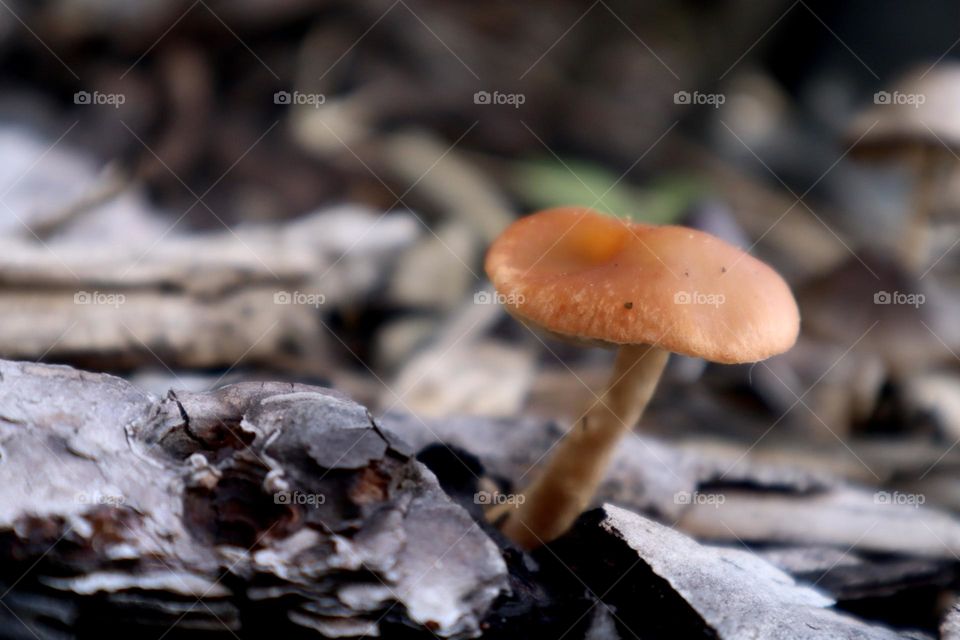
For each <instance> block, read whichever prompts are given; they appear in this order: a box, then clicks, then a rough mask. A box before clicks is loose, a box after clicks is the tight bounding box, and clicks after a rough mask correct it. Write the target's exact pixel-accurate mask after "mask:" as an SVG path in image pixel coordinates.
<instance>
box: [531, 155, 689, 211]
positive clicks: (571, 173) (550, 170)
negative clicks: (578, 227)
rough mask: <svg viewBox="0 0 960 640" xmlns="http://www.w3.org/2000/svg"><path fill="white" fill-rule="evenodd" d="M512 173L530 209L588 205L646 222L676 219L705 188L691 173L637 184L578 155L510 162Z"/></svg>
mask: <svg viewBox="0 0 960 640" xmlns="http://www.w3.org/2000/svg"><path fill="white" fill-rule="evenodd" d="M512 175H513V182H514V188H515V189H516V191H517V194H518V195H519V197H520V199H521V200H523V201H524V202H525V203H526V204H527V205H529V206H530V207H531V208H533V209H546V208H549V207H559V206H584V207H592V208H594V209H596V210H597V211H600V212H601V213H606V214H608V215H613V216H617V217H619V218H627V219H630V220H634V221H637V222H646V223H650V224H669V223H672V222H675V221H676V220H677V219H678V218H679V217H680V216H682V215H683V213H684V212H685V211H686V210H687V209H688V208H689V207H690V205H691V204H693V202H694V201H695V200H696V199H698V198H700V197H701V196H702V195H703V193H704V189H703V187H702V185H701V184H700V183H699V182H698V181H696V180H694V179H692V178H690V177H685V176H670V177H666V178H659V179H657V180H655V181H653V182H652V183H651V184H649V185H647V186H646V187H643V188H641V187H637V186H635V185H632V184H630V183H629V182H627V180H626V178H624V179H622V180H620V179H619V174H617V173H615V172H613V171H610V170H608V169H606V168H605V167H603V166H601V165H599V164H596V163H593V162H590V161H586V160H576V159H563V160H562V161H559V160H556V159H553V158H541V159H535V160H522V161H518V162H515V163H514V164H513V172H512Z"/></svg>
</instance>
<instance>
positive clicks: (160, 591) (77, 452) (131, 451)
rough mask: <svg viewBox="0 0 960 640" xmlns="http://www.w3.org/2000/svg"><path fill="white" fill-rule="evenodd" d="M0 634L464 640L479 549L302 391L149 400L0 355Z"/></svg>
mask: <svg viewBox="0 0 960 640" xmlns="http://www.w3.org/2000/svg"><path fill="white" fill-rule="evenodd" d="M0 486H2V487H3V499H2V500H0V592H2V593H4V594H6V595H5V596H4V598H3V603H4V604H5V605H6V607H5V608H3V609H2V610H0V611H2V613H0V624H2V625H3V626H4V627H9V628H11V629H14V628H17V629H18V630H17V631H16V633H22V632H23V630H22V628H21V626H25V627H27V628H29V629H30V630H31V631H32V632H33V633H37V634H38V635H40V636H41V637H73V636H75V635H78V634H79V635H92V634H98V635H102V634H103V632H104V630H105V629H108V628H109V629H110V630H111V631H112V632H113V633H117V632H119V631H123V630H127V631H129V630H131V629H133V628H135V627H136V628H137V629H138V633H142V632H143V629H144V628H151V629H156V630H158V632H159V633H162V632H163V631H164V630H166V629H168V628H170V627H173V626H174V625H176V627H175V630H176V631H177V632H178V633H179V632H184V631H186V630H190V629H193V630H206V631H208V632H210V633H222V634H229V633H242V634H244V636H245V637H251V636H257V635H258V634H259V635H260V636H262V635H263V634H264V633H267V632H269V633H271V634H276V633H295V632H297V631H296V630H297V629H299V630H300V632H303V631H304V630H305V629H310V630H313V631H316V632H319V633H321V634H323V635H327V636H341V635H343V636H355V635H362V634H367V635H377V634H378V633H386V631H387V630H388V629H394V630H397V629H398V627H403V626H406V627H410V628H412V629H419V630H421V632H422V633H423V634H424V635H426V636H430V635H431V634H435V635H438V636H441V637H453V636H470V635H476V634H477V633H478V631H479V625H480V621H481V618H482V617H483V615H484V613H485V612H486V611H487V610H488V608H489V607H490V605H491V603H492V602H493V600H494V599H495V598H496V597H497V596H498V594H500V593H501V592H502V591H504V589H505V587H506V566H505V564H504V561H503V559H502V557H501V554H500V551H499V549H498V548H497V546H496V545H495V544H494V543H493V542H492V541H491V540H490V539H489V538H488V537H487V535H486V534H485V533H484V532H483V531H482V530H481V529H480V528H479V526H478V525H477V524H476V523H475V522H474V520H473V519H472V518H471V517H470V516H469V515H468V514H467V513H466V512H465V511H464V510H463V509H462V508H461V507H459V506H457V505H456V504H454V503H452V502H451V501H450V499H449V498H447V496H446V495H445V494H444V493H443V491H442V490H441V489H440V488H439V485H438V484H437V481H436V478H435V477H434V475H433V474H432V473H431V472H430V471H429V470H427V469H426V468H425V467H424V466H423V465H421V464H420V463H419V462H417V461H415V460H414V459H413V458H411V457H410V451H409V450H408V449H407V448H406V445H404V444H403V443H402V442H400V441H399V440H398V439H397V438H396V437H395V436H392V435H390V434H389V433H387V432H385V431H382V430H381V429H380V428H379V427H378V426H377V425H376V424H375V423H374V422H373V421H372V419H371V418H370V416H369V414H368V413H367V411H366V410H365V409H364V408H363V407H361V406H360V405H357V404H356V403H353V402H352V401H349V400H347V399H345V398H344V397H342V396H340V395H338V394H336V393H334V392H331V391H328V390H324V389H321V388H317V387H309V386H305V385H295V384H282V383H262V384H260V383H256V384H254V383H243V384H237V385H231V386H227V387H224V388H222V389H220V390H218V391H215V392H209V393H187V392H181V393H175V392H170V393H169V394H168V395H167V396H166V397H165V398H156V397H154V396H151V395H148V394H146V393H143V392H141V391H140V390H138V389H137V388H135V387H134V386H133V385H131V384H129V383H127V382H125V381H123V380H120V379H118V378H114V377H112V376H108V375H100V374H92V373H85V372H82V371H77V370H74V369H71V368H68V367H63V366H47V365H37V364H26V363H16V362H8V361H0Z"/></svg>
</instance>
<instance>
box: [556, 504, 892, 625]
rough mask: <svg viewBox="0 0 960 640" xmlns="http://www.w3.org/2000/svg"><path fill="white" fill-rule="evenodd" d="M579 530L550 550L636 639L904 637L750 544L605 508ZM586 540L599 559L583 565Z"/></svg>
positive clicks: (594, 514)
mask: <svg viewBox="0 0 960 640" xmlns="http://www.w3.org/2000/svg"><path fill="white" fill-rule="evenodd" d="M577 536H578V537H577V538H572V539H570V540H569V541H568V542H567V545H566V546H563V547H562V548H560V549H558V554H559V555H560V557H562V558H563V559H564V560H565V561H570V562H578V560H579V564H578V565H577V568H578V575H579V576H580V577H581V578H582V579H583V581H584V583H585V584H586V586H587V588H588V589H591V590H592V591H593V592H595V593H597V594H603V595H601V596H600V597H601V599H602V600H603V601H604V602H605V603H606V604H607V605H609V606H611V607H612V608H613V609H614V610H615V611H616V614H615V615H616V617H615V619H616V620H618V622H619V623H620V624H621V625H623V626H624V627H626V628H629V629H631V630H633V632H634V633H636V634H638V635H639V636H640V637H717V638H721V639H725V638H729V639H741V638H769V639H774V638H779V639H786V638H834V639H838V638H858V639H864V640H865V639H877V640H880V639H891V640H892V639H894V638H901V637H902V636H900V635H899V634H897V633H896V632H894V631H892V630H890V629H886V628H884V627H880V626H875V625H868V624H865V623H863V622H861V621H859V620H857V619H855V618H853V617H852V616H848V615H845V614H842V613H839V612H837V611H835V610H832V609H831V608H830V606H831V605H832V604H833V601H832V600H831V599H830V598H827V597H825V596H824V595H823V594H821V593H819V592H818V591H816V590H815V589H811V588H809V587H806V586H801V585H798V584H796V583H795V582H794V581H793V579H792V578H791V577H790V576H788V575H787V574H785V573H783V572H781V571H780V570H778V569H776V568H774V567H773V566H772V565H770V564H768V563H766V562H765V561H764V560H762V559H760V558H759V557H757V556H756V555H754V554H752V553H750V552H749V551H745V550H743V549H737V548H724V547H710V546H705V545H701V544H698V543H697V542H696V541H694V540H692V539H691V538H688V537H686V536H685V535H683V534H682V533H679V532H677V531H675V530H673V529H671V528H669V527H666V526H664V525H662V524H659V523H656V522H654V521H652V520H648V519H646V518H644V517H642V516H639V515H637V514H635V513H631V512H629V511H626V510H624V509H621V508H618V507H615V506H612V505H604V507H603V508H602V509H600V510H597V511H595V512H591V513H590V514H588V516H587V517H585V518H584V520H583V521H582V522H581V523H580V524H579V527H578V531H577ZM574 542H575V543H576V544H573V543H574ZM584 546H589V547H591V548H594V549H598V550H600V551H599V554H600V555H601V556H602V558H603V561H602V562H599V561H594V562H592V563H590V564H589V565H588V564H587V563H584V562H583V561H582V559H579V558H578V549H579V548H582V547H584ZM641 576H643V577H641ZM640 585H643V586H640ZM655 593H661V594H662V598H661V599H659V600H658V605H657V607H656V608H655V609H651V608H643V607H636V606H634V602H636V601H637V599H638V598H640V597H646V598H650V597H652V596H653V594H655ZM648 634H649V635H648Z"/></svg>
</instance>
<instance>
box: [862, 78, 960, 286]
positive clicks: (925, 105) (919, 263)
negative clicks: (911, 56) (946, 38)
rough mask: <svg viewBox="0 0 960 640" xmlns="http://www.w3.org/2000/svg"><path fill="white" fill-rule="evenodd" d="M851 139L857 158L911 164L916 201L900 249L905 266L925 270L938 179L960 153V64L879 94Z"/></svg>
mask: <svg viewBox="0 0 960 640" xmlns="http://www.w3.org/2000/svg"><path fill="white" fill-rule="evenodd" d="M846 137H847V138H848V140H849V141H850V142H851V143H853V144H854V147H853V150H852V151H853V154H854V156H856V157H859V158H861V159H867V160H881V161H890V160H893V161H896V162H900V163H903V164H904V165H908V166H910V165H912V167H913V175H914V186H913V200H914V202H913V205H912V207H911V210H910V212H909V215H908V217H907V220H906V229H905V230H904V233H903V234H902V236H901V239H900V243H899V247H898V250H899V254H900V260H901V262H902V263H903V265H904V266H905V267H906V268H908V269H910V270H912V271H919V270H921V269H922V268H923V266H924V265H925V264H926V262H927V256H928V252H929V249H928V245H929V240H928V236H929V218H930V214H931V209H932V208H933V200H934V198H935V197H936V195H937V191H938V188H939V186H940V185H939V182H938V180H939V179H940V178H941V176H942V173H943V172H944V169H945V168H948V167H950V166H951V165H952V164H953V163H954V162H955V161H956V154H957V152H958V151H960V63H955V62H949V61H943V62H940V63H939V64H936V65H934V66H932V67H931V66H925V67H924V68H918V69H915V70H914V71H912V72H910V73H908V74H906V75H905V76H903V77H902V78H901V79H900V80H898V81H897V82H896V83H895V84H894V85H893V86H892V87H890V90H889V91H879V92H877V93H876V94H874V99H873V104H872V105H870V107H869V108H867V109H865V110H864V111H862V112H861V113H859V114H858V115H857V116H856V117H855V118H854V120H853V122H852V124H851V126H850V127H849V129H848V131H847V134H846Z"/></svg>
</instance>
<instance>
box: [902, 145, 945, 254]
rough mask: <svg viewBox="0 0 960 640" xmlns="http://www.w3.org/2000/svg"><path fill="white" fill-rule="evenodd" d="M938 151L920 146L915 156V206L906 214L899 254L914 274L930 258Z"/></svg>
mask: <svg viewBox="0 0 960 640" xmlns="http://www.w3.org/2000/svg"><path fill="white" fill-rule="evenodd" d="M935 155H936V154H935V152H930V151H929V150H928V149H923V148H921V149H918V150H917V154H916V156H915V157H914V158H915V159H914V162H915V166H916V174H915V180H916V183H915V186H914V189H913V207H912V209H911V211H910V213H909V215H908V216H907V223H906V229H905V231H904V234H903V242H902V243H901V245H900V257H901V260H902V263H903V265H904V266H906V267H907V268H908V269H910V271H911V272H912V273H917V272H918V271H921V270H922V269H923V266H924V264H925V263H926V261H927V251H928V249H927V247H928V245H929V233H930V209H931V205H932V202H933V197H934V194H935V191H936V183H937V168H938V167H937V164H938V163H937V159H936V158H935V157H934V156H935Z"/></svg>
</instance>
